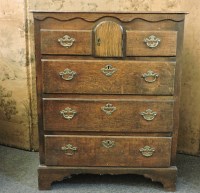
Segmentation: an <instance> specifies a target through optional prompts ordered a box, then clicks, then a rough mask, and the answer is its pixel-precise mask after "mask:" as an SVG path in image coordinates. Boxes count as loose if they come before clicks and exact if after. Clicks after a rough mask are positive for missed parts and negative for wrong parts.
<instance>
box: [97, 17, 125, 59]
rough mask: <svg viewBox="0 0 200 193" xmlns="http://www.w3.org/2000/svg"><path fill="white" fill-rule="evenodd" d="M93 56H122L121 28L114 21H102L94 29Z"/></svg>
mask: <svg viewBox="0 0 200 193" xmlns="http://www.w3.org/2000/svg"><path fill="white" fill-rule="evenodd" d="M94 39H95V46H94V52H95V53H94V54H95V56H100V57H122V56H123V28H122V26H121V25H120V24H118V23H116V22H114V21H102V22H100V23H99V24H98V25H97V26H96V27H95V28H94Z"/></svg>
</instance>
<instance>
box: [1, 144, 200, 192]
mask: <svg viewBox="0 0 200 193" xmlns="http://www.w3.org/2000/svg"><path fill="white" fill-rule="evenodd" d="M38 164H39V163H38V153H36V152H28V151H23V150H18V149H15V148H9V147H4V146H0V193H43V192H46V193H47V192H49V193H55V192H56V193H64V192H65V193H143V192H144V193H158V192H164V190H163V187H162V185H161V184H160V183H155V182H151V180H150V179H146V178H144V177H143V176H137V175H119V176H110V175H103V176H99V175H78V176H73V177H72V178H71V179H68V180H65V181H64V182H56V183H53V185H52V190H51V191H39V190H38V189H37V166H38ZM177 167H178V169H179V170H178V180H177V191H176V192H177V193H200V157H194V156H188V155H181V154H178V155H177Z"/></svg>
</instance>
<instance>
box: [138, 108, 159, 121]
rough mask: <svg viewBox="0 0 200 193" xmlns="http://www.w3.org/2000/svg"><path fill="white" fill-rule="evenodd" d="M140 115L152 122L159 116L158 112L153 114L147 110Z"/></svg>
mask: <svg viewBox="0 0 200 193" xmlns="http://www.w3.org/2000/svg"><path fill="white" fill-rule="evenodd" d="M140 115H142V116H143V118H144V119H145V120H147V121H152V120H153V119H154V118H155V116H156V115H157V112H153V111H152V110H151V109H147V110H146V111H144V112H141V113H140Z"/></svg>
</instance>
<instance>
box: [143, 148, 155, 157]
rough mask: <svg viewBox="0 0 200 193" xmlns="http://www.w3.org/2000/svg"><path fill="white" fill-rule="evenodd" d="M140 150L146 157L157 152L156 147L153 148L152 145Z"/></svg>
mask: <svg viewBox="0 0 200 193" xmlns="http://www.w3.org/2000/svg"><path fill="white" fill-rule="evenodd" d="M140 152H141V153H142V155H143V156H144V157H151V156H152V155H153V153H154V152H155V148H152V147H150V146H145V147H143V148H141V149H140Z"/></svg>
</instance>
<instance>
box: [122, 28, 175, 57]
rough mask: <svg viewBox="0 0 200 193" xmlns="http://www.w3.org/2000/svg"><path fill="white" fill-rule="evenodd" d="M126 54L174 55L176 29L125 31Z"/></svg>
mask: <svg viewBox="0 0 200 193" xmlns="http://www.w3.org/2000/svg"><path fill="white" fill-rule="evenodd" d="M126 35H127V39H126V55H127V56H175V55H176V47H177V32H176V31H127V33H126Z"/></svg>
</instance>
